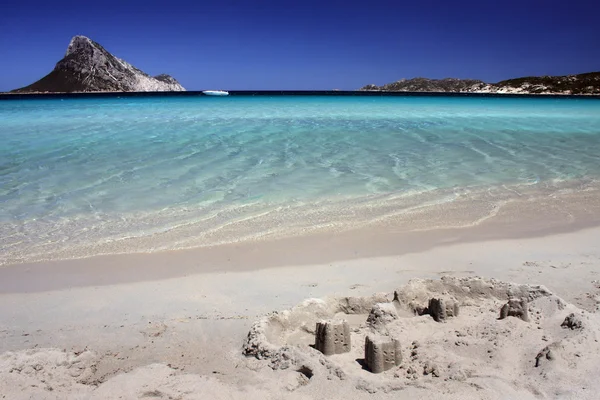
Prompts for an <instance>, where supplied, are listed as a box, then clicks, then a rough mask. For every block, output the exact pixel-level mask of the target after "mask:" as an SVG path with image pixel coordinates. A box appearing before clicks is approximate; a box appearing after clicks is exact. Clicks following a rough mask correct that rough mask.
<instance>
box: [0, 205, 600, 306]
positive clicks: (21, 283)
mask: <svg viewBox="0 0 600 400" xmlns="http://www.w3.org/2000/svg"><path fill="white" fill-rule="evenodd" d="M570 216H571V217H573V215H570ZM586 216H588V217H589V215H584V216H580V217H579V218H576V219H574V220H572V221H568V222H567V221H564V220H562V221H561V220H556V219H555V220H554V221H549V220H547V219H545V215H543V214H542V215H540V214H530V215H528V218H527V219H526V220H524V221H521V223H520V224H519V225H513V224H511V221H510V220H508V219H504V220H502V219H500V220H487V221H484V222H482V223H481V224H478V225H475V226H471V227H462V228H447V229H431V230H416V231H399V232H394V231H393V229H390V228H389V227H388V229H382V227H381V226H376V227H367V228H363V229H356V230H351V231H346V232H339V233H334V234H331V233H315V234H311V235H305V236H299V237H288V238H283V239H274V240H264V241H245V242H240V243H232V244H224V245H218V246H212V247H200V248H194V249H182V250H167V251H159V252H152V253H129V254H111V255H98V256H92V257H85V258H76V259H66V260H52V261H39V262H30V263H20V264H12V265H6V266H3V267H0V295H2V294H10V293H36V292H46V291H60V290H64V289H72V288H79V287H91V286H95V287H97V286H111V285H120V284H130V283H136V282H147V281H161V280H165V279H173V278H182V277H186V276H189V275H201V274H211V273H237V272H243V273H246V272H252V271H260V270H267V269H277V268H286V267H302V266H310V265H325V264H329V263H335V262H345V261H360V260H365V259H376V258H382V257H383V258H385V257H401V256H405V255H409V254H420V253H426V252H428V251H431V250H434V249H436V248H443V247H448V246H452V245H473V244H477V243H485V242H498V241H500V242H501V241H506V240H520V239H524V240H526V239H537V238H544V237H553V236H556V235H561V234H573V233H577V232H581V233H582V234H594V233H596V234H598V235H599V236H600V218H587V219H586V218H584V217H586ZM554 217H555V218H556V215H555V216H554ZM599 217H600V215H599Z"/></svg>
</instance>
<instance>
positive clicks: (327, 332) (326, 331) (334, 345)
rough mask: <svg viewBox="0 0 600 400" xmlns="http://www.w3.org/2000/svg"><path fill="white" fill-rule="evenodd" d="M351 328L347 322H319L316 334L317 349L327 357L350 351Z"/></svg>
mask: <svg viewBox="0 0 600 400" xmlns="http://www.w3.org/2000/svg"><path fill="white" fill-rule="evenodd" d="M350 347H351V343H350V326H349V325H348V322H346V321H336V320H328V321H319V322H317V329H316V333H315V349H317V350H319V351H320V352H321V353H323V354H325V355H326V356H330V355H332V354H341V353H347V352H349V351H350Z"/></svg>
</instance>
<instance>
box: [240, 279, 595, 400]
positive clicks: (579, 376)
mask: <svg viewBox="0 0 600 400" xmlns="http://www.w3.org/2000/svg"><path fill="white" fill-rule="evenodd" d="M431 299H434V301H433V303H432V302H431V301H430V300H431ZM440 300H441V302H440ZM381 303H383V304H381ZM440 304H445V306H443V307H444V310H443V314H444V315H443V318H441V319H440V318H437V317H436V319H438V320H439V321H442V322H436V320H434V318H433V317H432V315H433V316H435V313H436V312H442V309H441V308H440V307H439V305H440ZM503 307H504V310H503V314H502V315H501V310H502V309H503ZM434 308H435V309H436V310H437V311H435V310H434ZM459 309H460V313H459V312H458V310H459ZM446 310H447V312H446ZM394 311H395V312H394ZM456 314H458V315H456ZM501 317H503V318H501ZM323 319H334V320H336V319H345V320H346V321H348V323H349V324H350V329H351V340H352V350H351V351H350V352H349V353H344V354H336V355H332V356H328V357H325V356H324V355H322V354H321V353H320V352H318V351H317V350H315V349H314V348H312V347H311V345H312V344H314V342H315V325H316V322H317V321H319V320H323ZM375 334H376V335H379V336H381V335H383V336H388V337H390V339H391V338H393V339H397V340H399V341H400V345H401V351H402V356H403V357H402V362H401V363H400V365H399V366H397V367H394V368H391V369H389V370H387V371H386V372H384V373H381V374H373V373H371V372H369V370H368V368H367V365H366V363H365V360H364V358H365V338H366V337H367V336H373V335H375ZM599 338H600V319H599V318H598V315H597V314H591V313H587V312H585V311H582V310H580V309H578V308H577V307H575V306H573V305H570V304H567V303H566V302H565V301H563V300H562V299H561V298H559V297H557V296H555V295H554V294H552V293H551V292H550V291H549V290H548V289H546V288H545V287H543V286H535V285H518V284H511V283H506V282H500V281H496V280H484V279H480V278H462V279H459V278H452V277H444V278H442V279H441V280H439V281H437V280H436V281H433V280H414V281H411V282H409V283H408V284H407V285H406V286H404V287H403V288H401V289H399V290H397V291H396V292H395V293H394V294H393V295H392V294H391V293H390V294H387V295H386V294H378V295H375V296H373V297H368V298H331V299H328V300H318V299H310V300H306V301H304V302H303V303H301V304H299V305H298V306H296V307H294V308H293V309H291V310H288V311H284V312H280V313H273V314H271V315H269V316H267V317H265V318H263V319H261V320H259V321H257V322H256V323H255V324H254V325H253V327H252V329H251V330H250V332H249V334H248V338H247V340H246V343H245V345H244V348H243V352H244V354H245V355H247V356H254V357H256V358H258V359H260V360H263V361H262V362H263V363H267V364H268V366H270V367H271V368H272V369H274V370H280V369H284V370H287V369H290V368H291V369H295V370H309V371H310V375H311V377H310V381H311V382H316V381H318V380H320V379H321V378H325V379H328V380H331V379H339V380H345V381H349V382H352V384H353V385H355V388H356V389H359V390H361V391H367V392H370V393H373V392H390V391H394V390H403V389H410V388H419V389H432V390H435V391H436V392H437V393H441V394H444V395H447V396H446V397H455V396H457V395H460V393H463V394H465V393H467V392H472V391H473V390H475V391H476V392H477V393H479V397H480V398H483V397H485V398H499V397H498V394H499V393H500V394H503V395H508V396H509V397H511V396H512V395H514V396H518V397H521V398H540V397H542V398H571V397H572V398H595V397H596V393H597V392H596V391H595V389H594V388H596V389H597V388H598V383H596V377H597V375H598V372H600V363H599V362H598V361H597V359H596V354H598V351H600V344H599V343H598V339H599ZM511 394H512V395H511ZM459 397H460V396H459Z"/></svg>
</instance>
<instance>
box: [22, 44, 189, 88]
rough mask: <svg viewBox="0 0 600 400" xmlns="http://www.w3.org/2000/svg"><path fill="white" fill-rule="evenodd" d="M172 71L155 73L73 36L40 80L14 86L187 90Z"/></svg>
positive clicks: (97, 45)
mask: <svg viewBox="0 0 600 400" xmlns="http://www.w3.org/2000/svg"><path fill="white" fill-rule="evenodd" d="M184 90H185V89H184V88H183V86H181V85H180V84H179V82H177V81H176V80H175V79H174V78H173V77H171V76H169V75H165V74H162V75H158V76H156V77H151V76H150V75H148V74H146V73H144V72H143V71H141V70H139V69H137V68H136V67H134V66H133V65H131V64H129V63H128V62H126V61H123V60H121V59H120V58H117V57H115V56H113V55H112V54H110V53H109V52H108V51H106V50H105V49H104V47H102V46H100V45H99V44H98V43H96V42H94V41H93V40H91V39H89V38H87V37H85V36H75V37H74V38H73V39H71V43H69V47H68V48H67V52H66V54H65V56H64V58H63V59H62V60H60V61H59V62H58V63H56V66H55V67H54V70H52V72H50V73H49V74H48V75H46V76H45V77H43V78H42V79H40V80H39V81H37V82H35V83H33V84H31V85H29V86H26V87H23V88H20V89H17V90H14V91H13V92H17V93H30V92H165V91H184Z"/></svg>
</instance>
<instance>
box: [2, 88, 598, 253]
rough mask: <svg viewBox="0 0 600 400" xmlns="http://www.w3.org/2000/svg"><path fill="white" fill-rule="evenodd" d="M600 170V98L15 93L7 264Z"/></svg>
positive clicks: (7, 143)
mask: <svg viewBox="0 0 600 400" xmlns="http://www.w3.org/2000/svg"><path fill="white" fill-rule="evenodd" d="M599 178H600V100H598V99H581V98H577V99H576V98H499V97H427V96H423V97H402V96H398V97H385V96H382V97H379V96H229V97H223V98H215V97H205V96H187V97H140V98H116V97H111V98H75V99H73V98H69V99H64V100H61V99H47V100H45V99H35V100H5V101H0V264H7V263H13V262H23V261H28V260H39V259H53V258H69V257H79V256H87V255H93V254H100V253H111V252H125V251H153V250H159V249H171V248H182V247H197V246H207V245H212V244H216V243H222V242H231V241H237V240H243V239H248V238H257V237H262V236H277V235H287V234H290V235H292V234H302V233H306V232H310V231H312V230H313V229H317V228H319V227H320V228H323V229H328V228H331V229H336V228H335V227H340V229H341V228H343V227H344V226H350V225H357V224H358V225H360V224H368V223H370V222H372V221H373V220H385V218H386V217H387V216H388V215H397V214H399V213H403V212H406V213H410V212H411V210H414V209H415V208H421V207H424V206H426V205H428V204H436V203H438V202H452V201H454V200H455V199H456V198H458V197H460V198H461V199H464V198H465V197H467V198H468V196H469V195H471V194H472V195H474V196H475V195H477V194H478V193H479V194H481V193H490V190H498V188H505V189H506V190H509V189H510V190H512V191H515V190H516V191H517V192H520V189H519V188H530V189H532V190H535V189H536V188H540V189H543V190H546V191H548V190H550V191H551V190H552V189H553V188H557V190H558V189H560V188H561V187H562V186H564V185H567V186H568V185H569V184H571V183H573V182H578V184H579V183H581V182H584V183H586V184H592V183H594V182H596V181H599V180H600V179H599ZM493 197H494V196H491V197H490V199H489V201H492V202H493Z"/></svg>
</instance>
